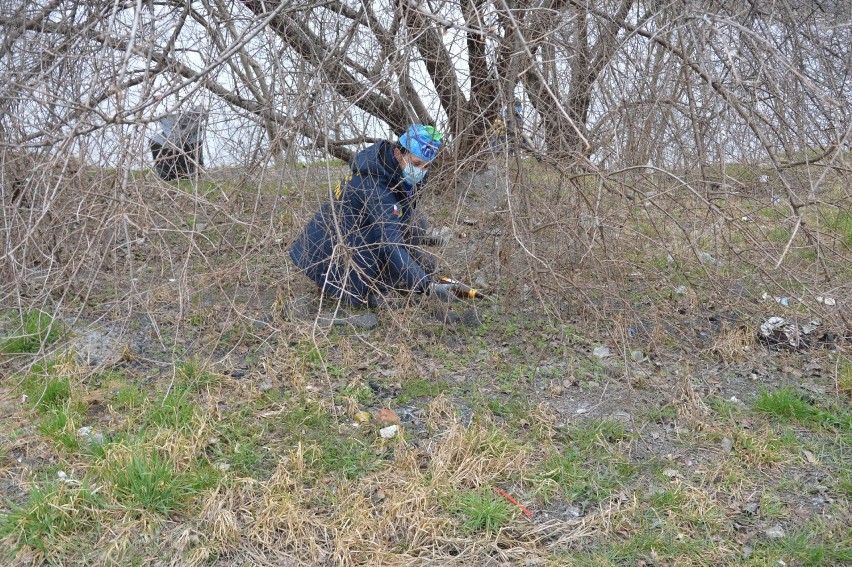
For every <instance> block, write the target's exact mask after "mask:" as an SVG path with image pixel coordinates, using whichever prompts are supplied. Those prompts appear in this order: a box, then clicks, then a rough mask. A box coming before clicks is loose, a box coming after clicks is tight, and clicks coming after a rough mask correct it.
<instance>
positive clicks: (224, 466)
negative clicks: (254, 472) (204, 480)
mask: <svg viewBox="0 0 852 567" xmlns="http://www.w3.org/2000/svg"><path fill="white" fill-rule="evenodd" d="M216 468H217V469H219V470H220V471H222V472H225V471H226V470H228V469H230V468H231V465H229V464H228V463H216Z"/></svg>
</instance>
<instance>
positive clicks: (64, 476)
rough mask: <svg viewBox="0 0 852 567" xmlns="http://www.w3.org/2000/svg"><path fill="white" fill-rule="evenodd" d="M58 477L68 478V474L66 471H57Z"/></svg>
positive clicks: (60, 478)
mask: <svg viewBox="0 0 852 567" xmlns="http://www.w3.org/2000/svg"><path fill="white" fill-rule="evenodd" d="M56 478H58V479H59V480H67V479H68V475H67V474H65V471H59V472H58V473H56Z"/></svg>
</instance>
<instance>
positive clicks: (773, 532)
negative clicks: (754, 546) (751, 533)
mask: <svg viewBox="0 0 852 567" xmlns="http://www.w3.org/2000/svg"><path fill="white" fill-rule="evenodd" d="M766 537H768V538H769V539H780V538H782V537H784V528H782V527H781V525H780V524H777V525H774V526H772V527H771V528H769V529H768V530H766Z"/></svg>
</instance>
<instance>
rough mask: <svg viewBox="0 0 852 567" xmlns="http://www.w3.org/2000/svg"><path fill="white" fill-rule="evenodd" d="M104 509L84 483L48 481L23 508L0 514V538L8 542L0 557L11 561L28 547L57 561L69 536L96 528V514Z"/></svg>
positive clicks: (93, 491)
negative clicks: (5, 557) (4, 551)
mask: <svg viewBox="0 0 852 567" xmlns="http://www.w3.org/2000/svg"><path fill="white" fill-rule="evenodd" d="M104 507H105V504H104V501H103V499H102V497H101V496H100V495H99V494H98V493H97V492H96V491H95V490H94V488H93V487H91V486H90V484H89V483H88V482H87V481H84V482H83V483H82V484H80V485H75V484H72V483H66V482H51V483H49V484H47V485H45V486H43V487H38V486H36V487H34V488H33V489H32V490H31V491H30V493H29V496H28V498H27V501H26V502H25V503H24V504H23V505H20V506H12V509H11V510H10V511H9V512H8V513H5V514H0V539H3V540H5V541H8V542H10V543H11V545H10V547H9V548H8V550H7V551H8V553H7V554H2V555H6V556H7V558H12V557H14V556H15V554H16V553H17V552H18V551H20V550H21V549H22V548H25V547H29V548H32V549H35V550H38V551H39V552H41V553H42V554H43V555H45V556H46V557H49V558H54V559H58V558H59V557H60V556H61V553H62V551H63V550H64V549H65V547H66V546H67V544H68V540H69V537H70V536H71V535H74V534H78V535H79V534H80V533H83V532H87V531H90V530H93V529H96V528H97V527H98V526H99V525H100V521H99V516H100V514H99V512H100V511H101V510H103V509H104ZM2 555H0V556H2Z"/></svg>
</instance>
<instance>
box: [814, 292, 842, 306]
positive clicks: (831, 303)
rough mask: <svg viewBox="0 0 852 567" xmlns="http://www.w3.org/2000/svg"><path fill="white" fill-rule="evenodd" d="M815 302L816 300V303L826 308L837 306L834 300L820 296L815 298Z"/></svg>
mask: <svg viewBox="0 0 852 567" xmlns="http://www.w3.org/2000/svg"><path fill="white" fill-rule="evenodd" d="M816 300H817V303H822V304H823V305H825V306H827V307H834V306H835V305H837V302H836V301H835V300H834V298H833V297H823V296H821V295H818V296H817V297H816Z"/></svg>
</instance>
